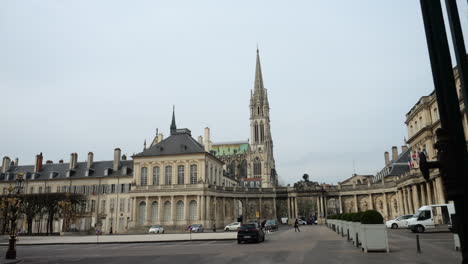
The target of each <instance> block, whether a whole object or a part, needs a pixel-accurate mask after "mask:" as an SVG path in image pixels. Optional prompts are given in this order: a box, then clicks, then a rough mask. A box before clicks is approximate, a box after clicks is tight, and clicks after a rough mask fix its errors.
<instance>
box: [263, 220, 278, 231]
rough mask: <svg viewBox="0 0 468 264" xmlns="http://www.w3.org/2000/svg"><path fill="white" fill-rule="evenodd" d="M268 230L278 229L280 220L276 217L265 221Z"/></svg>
mask: <svg viewBox="0 0 468 264" xmlns="http://www.w3.org/2000/svg"><path fill="white" fill-rule="evenodd" d="M265 229H266V230H278V222H277V221H276V220H275V219H269V220H267V221H266V223H265Z"/></svg>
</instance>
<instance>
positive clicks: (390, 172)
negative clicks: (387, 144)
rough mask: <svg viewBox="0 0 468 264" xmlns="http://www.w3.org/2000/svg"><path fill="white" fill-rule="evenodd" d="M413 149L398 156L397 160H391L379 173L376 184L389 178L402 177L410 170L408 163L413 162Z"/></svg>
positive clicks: (375, 180)
mask: <svg viewBox="0 0 468 264" xmlns="http://www.w3.org/2000/svg"><path fill="white" fill-rule="evenodd" d="M410 155H411V148H408V149H406V150H405V151H404V152H402V153H400V155H398V157H397V159H396V160H391V161H390V163H389V165H388V166H385V167H384V168H383V169H382V170H381V171H380V172H378V173H377V175H376V177H375V179H374V182H377V181H380V180H382V178H385V177H388V176H400V175H402V174H404V173H406V172H408V171H409V170H410V167H409V164H408V162H409V161H410V160H411V157H410Z"/></svg>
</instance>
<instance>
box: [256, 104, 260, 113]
mask: <svg viewBox="0 0 468 264" xmlns="http://www.w3.org/2000/svg"><path fill="white" fill-rule="evenodd" d="M257 114H258V115H260V106H257Z"/></svg>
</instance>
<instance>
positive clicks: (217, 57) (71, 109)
mask: <svg viewBox="0 0 468 264" xmlns="http://www.w3.org/2000/svg"><path fill="white" fill-rule="evenodd" d="M457 2H458V4H459V8H460V13H461V14H462V16H461V17H462V26H463V27H464V30H465V32H464V33H465V37H466V38H468V33H467V31H466V29H468V20H467V14H468V9H467V6H466V1H464V0H459V1H457ZM257 44H258V45H259V47H260V56H261V62H262V70H263V78H264V83H265V87H266V88H267V89H268V94H269V101H270V107H271V128H272V135H273V140H274V153H275V160H276V167H277V171H278V173H279V176H280V182H282V183H292V182H295V181H297V180H299V179H300V178H301V176H302V174H304V173H308V174H309V175H310V178H311V180H313V181H319V182H329V183H336V182H337V181H341V180H344V179H345V178H347V177H350V176H351V174H352V173H353V172H354V168H353V161H354V164H355V171H356V173H358V174H375V173H376V172H377V171H378V170H380V169H381V168H382V167H383V165H384V155H383V153H384V151H390V150H391V147H392V146H393V145H397V146H399V151H401V148H400V147H401V145H403V144H404V137H407V131H406V127H405V125H404V121H405V114H406V113H407V112H408V111H409V110H410V108H411V107H412V106H413V105H414V104H415V103H416V102H417V100H418V99H419V98H420V97H421V96H423V95H427V94H429V93H430V92H431V91H432V90H433V83H432V75H431V69H430V65H429V57H428V52H427V45H426V39H425V35H424V27H423V21H422V16H421V10H420V5H419V1H417V0H392V1H384V0H381V1H376V0H368V1H365V0H361V1H349V0H342V1H329V0H322V1H311V0H304V1H292V0H291V1H272V0H265V1H252V0H236V1H216V0H213V1H191V0H187V1H167V0H166V1H156V0H148V1H130V0H128V1H116V0H109V1H95V0H93V1H91V0H90V1H85V0H80V1H63V0H57V1H48V0H41V1H19V0H6V1H5V0H4V1H1V2H0V99H1V118H0V119H1V121H0V156H2V157H3V156H5V155H7V156H9V157H10V158H12V159H14V158H16V157H18V158H19V160H20V164H23V165H24V164H33V163H34V157H35V155H36V154H38V153H39V152H43V154H44V159H45V160H49V159H50V160H53V161H54V162H57V161H58V160H59V159H64V160H65V162H68V161H69V154H70V153H71V152H77V153H78V159H79V161H84V160H85V158H86V153H87V152H88V151H93V152H94V154H95V160H111V159H112V157H113V149H114V148H116V147H120V148H121V149H122V151H123V153H126V154H127V155H132V154H133V153H137V152H139V151H141V150H142V148H143V141H144V140H145V139H147V140H148V141H151V140H152V139H153V137H154V135H155V131H156V128H159V131H160V132H162V133H163V134H164V135H165V136H167V135H168V134H169V125H170V120H171V111H172V105H173V104H175V106H176V119H177V125H178V127H180V128H182V127H187V128H189V129H191V130H192V136H193V137H194V138H196V137H197V136H198V135H202V134H203V128H204V127H206V126H208V127H210V128H211V135H212V141H214V142H216V141H231V140H246V139H247V138H248V137H249V136H250V135H249V108H248V105H249V97H250V90H251V89H252V88H253V83H254V73H255V49H256V46H257Z"/></svg>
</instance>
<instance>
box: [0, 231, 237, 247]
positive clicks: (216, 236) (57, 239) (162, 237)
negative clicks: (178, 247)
mask: <svg viewBox="0 0 468 264" xmlns="http://www.w3.org/2000/svg"><path fill="white" fill-rule="evenodd" d="M235 239H237V232H219V233H192V234H191V235H190V233H184V234H146V235H102V236H21V237H19V239H18V241H17V245H22V246H27V245H61V244H96V243H99V244H117V243H151V242H176V241H190V240H192V241H200V240H235ZM0 245H1V246H6V245H8V243H5V242H3V241H2V242H1V243H0Z"/></svg>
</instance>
